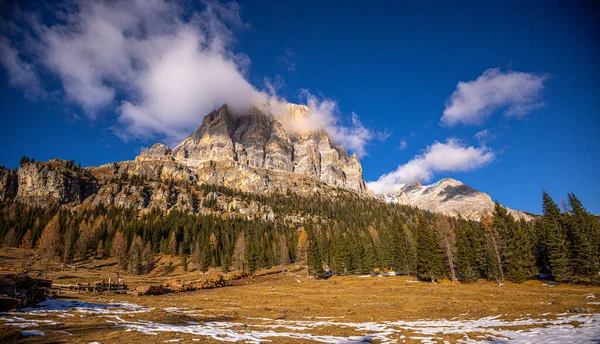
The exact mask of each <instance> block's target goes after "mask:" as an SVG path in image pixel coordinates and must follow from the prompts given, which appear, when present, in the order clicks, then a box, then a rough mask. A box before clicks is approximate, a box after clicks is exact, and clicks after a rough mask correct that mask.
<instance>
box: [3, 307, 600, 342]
mask: <svg viewBox="0 0 600 344" xmlns="http://www.w3.org/2000/svg"><path fill="white" fill-rule="evenodd" d="M40 306H41V307H39V308H27V309H23V310H22V311H20V312H13V313H2V314H0V324H3V325H7V326H16V327H19V328H28V327H34V326H58V325H61V323H60V322H55V321H52V320H45V319H42V320H37V319H35V320H32V319H27V318H29V317H35V316H37V317H40V316H41V317H60V318H61V321H68V320H69V318H70V316H74V314H77V315H79V316H89V317H97V318H98V324H99V326H100V325H101V324H106V323H110V324H112V325H113V326H115V327H117V328H121V329H123V330H125V331H138V332H140V333H143V334H147V335H158V334H160V333H172V334H187V335H190V336H193V337H196V336H197V338H194V340H195V339H198V340H197V341H202V340H201V339H202V338H205V337H210V338H213V339H215V340H218V341H223V342H239V341H244V342H251V343H260V342H263V341H268V340H269V339H275V338H280V339H283V340H285V338H294V339H301V340H306V341H314V342H321V343H360V342H370V341H373V340H377V341H380V342H381V343H395V342H397V341H398V340H399V339H406V338H410V339H413V340H418V341H421V342H423V343H431V342H435V341H436V340H439V339H441V336H442V335H443V334H446V335H453V336H455V338H462V339H460V342H464V343H474V342H514V343H531V342H535V343H598V342H599V341H600V314H554V315H552V314H544V315H540V318H531V317H529V316H527V317H523V318H520V319H516V320H506V319H502V318H501V317H500V316H494V317H486V318H481V319H470V320H467V319H462V320H461V319H452V320H420V321H387V322H380V323H376V322H365V323H353V322H343V321H335V320H333V317H332V318H329V319H328V318H327V317H321V318H313V319H316V320H298V321H294V320H276V319H268V318H247V319H244V323H238V322H233V321H231V322H230V321H210V322H195V321H186V322H185V323H183V324H168V323H159V322H151V321H146V320H141V319H135V314H139V315H143V314H141V313H146V312H149V311H151V310H152V308H149V307H142V306H138V305H134V304H130V303H110V304H94V303H86V302H79V301H64V300H48V301H45V302H43V303H42V304H40ZM161 311H164V312H169V313H179V314H187V315H191V316H194V315H195V314H191V312H190V311H189V310H187V309H185V308H166V309H161ZM81 314H84V315H81ZM67 325H68V323H67ZM339 329H344V331H343V333H355V334H356V335H354V336H347V335H346V336H340V335H319V334H320V333H328V334H332V333H333V334H335V333H340V331H339ZM22 333H23V334H24V335H45V333H44V332H42V331H39V330H28V331H23V332H22ZM35 333H41V334H35ZM176 340H177V341H178V340H179V339H173V340H171V341H176Z"/></svg>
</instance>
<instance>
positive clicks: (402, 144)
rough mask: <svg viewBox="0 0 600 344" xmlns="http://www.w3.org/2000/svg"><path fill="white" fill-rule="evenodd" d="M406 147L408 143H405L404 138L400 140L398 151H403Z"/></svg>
mask: <svg viewBox="0 0 600 344" xmlns="http://www.w3.org/2000/svg"><path fill="white" fill-rule="evenodd" d="M406 147H408V143H407V142H406V138H404V139H402V140H400V145H399V146H398V149H399V150H405V149H406Z"/></svg>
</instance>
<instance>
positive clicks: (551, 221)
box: [541, 191, 573, 282]
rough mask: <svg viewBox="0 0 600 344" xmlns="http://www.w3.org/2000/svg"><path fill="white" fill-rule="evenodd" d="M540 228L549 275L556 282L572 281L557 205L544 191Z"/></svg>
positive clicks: (565, 238) (567, 251) (563, 231)
mask: <svg viewBox="0 0 600 344" xmlns="http://www.w3.org/2000/svg"><path fill="white" fill-rule="evenodd" d="M542 200H543V203H542V211H543V216H542V219H541V222H542V223H541V227H542V231H543V235H544V244H545V246H546V250H547V251H548V263H549V268H550V273H551V274H552V276H553V277H554V279H555V280H556V281H558V282H568V281H572V280H573V272H572V269H571V266H570V261H569V249H568V242H567V236H566V233H565V230H564V229H563V228H562V227H561V221H560V220H561V216H562V214H561V213H560V210H559V209H558V205H557V204H556V203H554V201H553V200H552V198H551V197H550V195H548V193H547V192H546V191H542Z"/></svg>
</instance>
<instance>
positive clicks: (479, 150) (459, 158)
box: [367, 138, 495, 194]
mask: <svg viewBox="0 0 600 344" xmlns="http://www.w3.org/2000/svg"><path fill="white" fill-rule="evenodd" d="M494 157H495V153H494V152H493V151H492V150H491V149H489V148H487V147H485V146H481V147H474V146H466V145H464V144H462V143H461V142H460V141H459V140H457V139H454V138H451V139H448V141H447V142H446V143H440V142H435V143H433V144H432V145H431V146H429V147H427V148H426V149H425V152H424V153H423V154H420V155H417V156H415V157H414V158H413V159H412V160H410V161H409V162H407V163H406V164H404V165H401V166H398V168H397V169H396V170H395V171H393V172H390V173H386V174H384V175H382V176H381V177H379V179H377V180H376V181H372V182H369V183H367V185H368V186H369V189H371V190H373V191H374V192H375V193H376V194H387V193H391V192H395V191H397V190H398V188H399V187H400V186H401V185H404V184H408V183H414V182H427V181H429V180H431V178H433V176H434V175H435V174H436V173H437V172H458V171H469V170H473V169H477V168H480V167H482V166H485V165H487V164H489V163H490V162H492V161H493V160H494Z"/></svg>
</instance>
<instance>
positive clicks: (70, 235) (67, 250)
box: [63, 228, 76, 271]
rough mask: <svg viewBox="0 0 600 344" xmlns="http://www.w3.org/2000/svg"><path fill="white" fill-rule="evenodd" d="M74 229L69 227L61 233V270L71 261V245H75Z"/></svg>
mask: <svg viewBox="0 0 600 344" xmlns="http://www.w3.org/2000/svg"><path fill="white" fill-rule="evenodd" d="M75 236H76V232H75V229H73V228H69V229H67V231H66V232H65V234H64V235H63V271H64V270H65V268H66V266H67V264H69V263H70V262H71V259H72V258H73V246H74V245H75Z"/></svg>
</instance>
